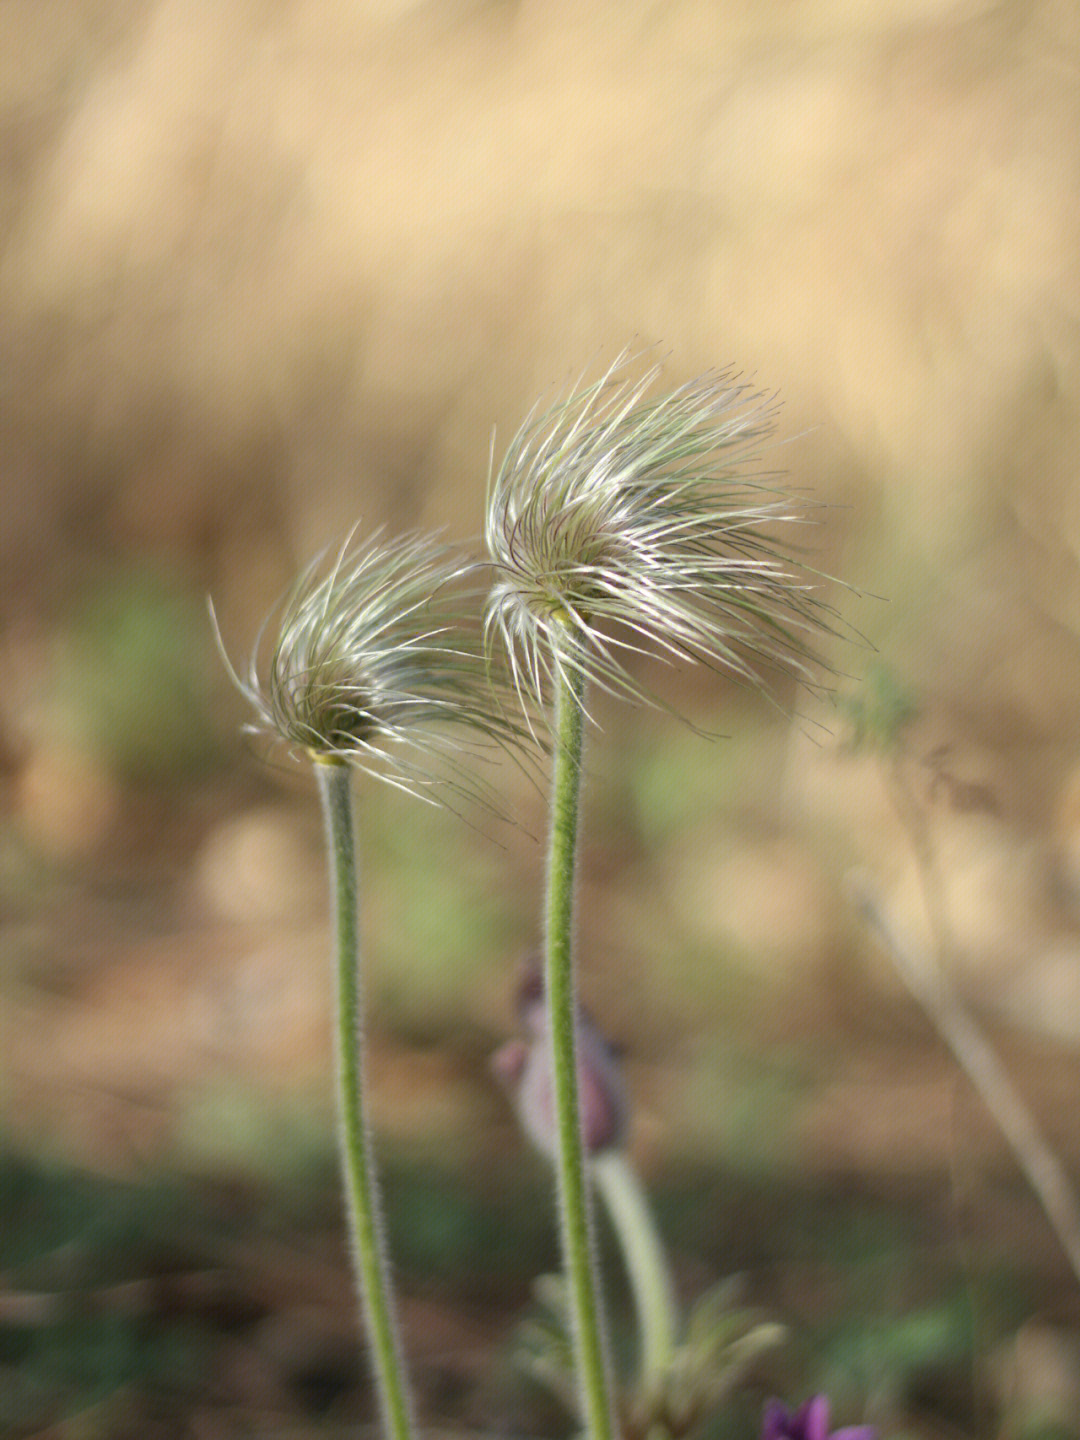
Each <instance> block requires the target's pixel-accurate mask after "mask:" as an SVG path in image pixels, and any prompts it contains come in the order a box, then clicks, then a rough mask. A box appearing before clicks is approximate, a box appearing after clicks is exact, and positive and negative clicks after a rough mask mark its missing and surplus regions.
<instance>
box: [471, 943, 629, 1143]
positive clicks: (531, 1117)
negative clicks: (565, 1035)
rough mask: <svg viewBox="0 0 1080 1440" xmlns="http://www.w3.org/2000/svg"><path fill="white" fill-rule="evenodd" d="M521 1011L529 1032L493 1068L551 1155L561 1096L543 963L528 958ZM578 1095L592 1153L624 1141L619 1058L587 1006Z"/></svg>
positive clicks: (581, 1019) (581, 1024)
mask: <svg viewBox="0 0 1080 1440" xmlns="http://www.w3.org/2000/svg"><path fill="white" fill-rule="evenodd" d="M517 1006H518V1014H519V1015H520V1017H521V1023H522V1026H523V1028H524V1029H525V1031H526V1034H527V1036H528V1038H527V1039H525V1040H510V1041H508V1042H507V1043H506V1044H505V1045H503V1046H502V1047H501V1048H500V1049H499V1050H497V1051H496V1053H495V1054H494V1055H493V1056H492V1060H491V1068H492V1071H493V1072H494V1074H495V1076H496V1078H497V1079H498V1080H499V1082H500V1083H501V1084H502V1085H503V1087H504V1088H505V1089H506V1091H507V1092H508V1093H509V1095H510V1098H511V1100H512V1101H513V1103H514V1108H515V1109H516V1110H517V1114H518V1119H519V1120H520V1121H521V1126H522V1129H523V1130H524V1131H525V1133H526V1135H528V1137H529V1139H530V1140H531V1141H532V1142H533V1144H534V1145H535V1146H536V1148H537V1149H538V1150H539V1151H540V1152H541V1153H542V1154H544V1155H547V1156H548V1158H549V1159H550V1158H552V1157H553V1156H554V1154H555V1102H554V1093H553V1089H552V1079H551V1045H550V1042H549V1038H548V1023H547V1012H546V1009H545V1005H544V979H543V974H542V972H541V969H540V966H539V964H538V963H537V962H536V960H535V959H532V958H530V960H529V961H528V962H527V963H526V965H525V967H524V970H523V974H522V979H521V982H520V984H519V986H518V995H517ZM577 1050H578V1067H577V1069H578V1095H579V1099H580V1103H581V1114H582V1126H583V1130H584V1137H585V1149H586V1151H587V1152H588V1153H589V1154H590V1155H596V1154H598V1153H599V1152H600V1151H601V1150H611V1149H615V1148H617V1147H618V1146H619V1145H621V1144H622V1142H623V1139H624V1138H625V1135H626V1128H627V1119H628V1104H627V1098H626V1090H625V1087H624V1086H623V1080H622V1075H621V1074H620V1073H619V1065H618V1061H617V1059H616V1057H615V1053H614V1051H613V1049H612V1047H611V1045H610V1044H609V1043H608V1041H607V1040H606V1039H605V1038H604V1037H603V1035H601V1033H600V1031H599V1030H598V1029H597V1028H596V1026H595V1025H594V1024H593V1022H592V1020H591V1019H590V1018H589V1016H588V1015H587V1014H586V1013H585V1011H584V1010H581V1009H579V1011H578V1025H577Z"/></svg>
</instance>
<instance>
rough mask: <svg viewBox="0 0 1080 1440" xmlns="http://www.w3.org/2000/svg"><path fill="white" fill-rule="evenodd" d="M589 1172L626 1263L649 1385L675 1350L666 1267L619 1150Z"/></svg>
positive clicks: (633, 1174)
mask: <svg viewBox="0 0 1080 1440" xmlns="http://www.w3.org/2000/svg"><path fill="white" fill-rule="evenodd" d="M592 1173H593V1177H594V1179H595V1181H596V1187H597V1189H598V1190H599V1191H600V1194H601V1195H602V1196H603V1198H604V1202H605V1204H606V1206H607V1212H608V1215H609V1216H610V1218H611V1223H612V1226H613V1228H614V1230H615V1234H616V1235H617V1237H618V1240H619V1245H620V1247H621V1249H622V1253H623V1260H624V1262H625V1264H626V1273H627V1276H628V1277H629V1280H630V1289H631V1291H632V1292H633V1296H634V1307H635V1309H636V1310H637V1316H638V1332H639V1334H640V1336H641V1378H642V1381H643V1383H644V1384H645V1386H646V1387H648V1386H650V1385H652V1384H654V1383H655V1382H656V1381H657V1380H658V1379H659V1378H660V1377H661V1376H662V1375H663V1374H664V1372H665V1370H666V1369H667V1367H668V1365H669V1364H670V1361H671V1356H672V1353H673V1352H674V1349H675V1339H676V1332H677V1330H678V1325H679V1318H678V1307H677V1305H676V1302H675V1287H674V1285H673V1284H672V1280H671V1271H670V1269H669V1268H668V1263H667V1256H666V1255H665V1253H664V1247H663V1244H662V1243H661V1240H660V1236H659V1235H658V1234H657V1232H656V1225H655V1223H654V1221H653V1215H652V1210H651V1209H650V1207H649V1202H648V1200H647V1199H646V1198H645V1193H644V1191H643V1190H642V1188H641V1181H640V1180H639V1179H638V1177H637V1174H636V1172H635V1171H634V1168H633V1166H632V1165H631V1164H630V1163H629V1161H628V1160H627V1158H626V1156H625V1155H624V1154H623V1152H622V1151H621V1150H604V1151H602V1152H601V1153H600V1154H599V1155H597V1156H596V1157H595V1158H594V1160H593V1169H592Z"/></svg>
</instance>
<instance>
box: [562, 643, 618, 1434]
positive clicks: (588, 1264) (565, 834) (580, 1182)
mask: <svg viewBox="0 0 1080 1440" xmlns="http://www.w3.org/2000/svg"><path fill="white" fill-rule="evenodd" d="M585 688H586V687H585V677H584V676H583V674H582V673H581V671H580V670H579V669H577V668H576V667H575V666H573V665H572V664H571V663H569V662H567V661H566V660H565V658H564V666H563V670H562V671H561V672H560V678H559V680H558V683H557V688H556V697H555V752H554V759H553V778H552V793H551V835H550V847H549V852H548V890H547V915H546V927H545V937H544V938H545V946H544V949H545V955H544V969H545V974H544V981H545V992H546V995H547V1004H548V1020H549V1030H550V1043H551V1072H552V1084H553V1090H554V1098H555V1129H556V1141H557V1144H556V1152H555V1168H556V1174H557V1177H558V1191H559V1215H560V1220H561V1225H562V1247H563V1266H564V1269H565V1272H566V1279H567V1287H568V1291H569V1302H570V1314H571V1321H572V1328H573V1337H574V1359H575V1364H576V1368H577V1379H578V1387H579V1393H580V1399H581V1407H582V1419H583V1420H584V1422H585V1426H586V1433H587V1435H588V1437H589V1440H615V1436H616V1433H617V1430H616V1424H615V1415H614V1407H613V1404H612V1392H611V1381H610V1365H609V1361H608V1354H607V1344H606V1337H605V1333H604V1319H603V1308H602V1301H601V1297H600V1291H599V1286H598V1283H597V1278H596V1273H595V1271H596V1264H595V1248H594V1244H593V1233H592V1208H591V1196H590V1192H589V1184H588V1175H587V1174H586V1164H585V1145H584V1137H583V1133H582V1121H581V1106H580V1101H579V1097H578V1074H577V1034H576V1025H577V996H576V993H575V978H574V965H573V928H574V889H575V885H574V869H575V860H576V856H577V835H578V815H579V810H580V800H581V757H582V741H583V732H584V726H585V712H584V700H585Z"/></svg>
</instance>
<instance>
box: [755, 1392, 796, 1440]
mask: <svg viewBox="0 0 1080 1440" xmlns="http://www.w3.org/2000/svg"><path fill="white" fill-rule="evenodd" d="M791 1419H792V1416H791V1411H790V1410H789V1409H788V1408H787V1406H786V1405H783V1404H781V1402H780V1401H779V1400H770V1401H769V1402H768V1404H767V1405H766V1406H765V1413H764V1414H763V1415H762V1417H761V1440H789V1437H790V1436H791V1433H792V1431H791Z"/></svg>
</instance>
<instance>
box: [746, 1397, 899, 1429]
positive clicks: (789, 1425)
mask: <svg viewBox="0 0 1080 1440" xmlns="http://www.w3.org/2000/svg"><path fill="white" fill-rule="evenodd" d="M761 1440H877V1431H876V1430H875V1429H874V1427H873V1426H872V1425H848V1426H845V1427H844V1429H842V1430H830V1429H829V1401H828V1397H827V1396H825V1395H815V1396H814V1398H813V1399H812V1400H807V1401H806V1403H805V1404H804V1405H801V1406H800V1407H799V1409H798V1410H794V1411H793V1410H789V1409H788V1408H787V1407H786V1406H785V1405H782V1404H781V1403H780V1401H779V1400H770V1401H769V1403H768V1404H767V1405H766V1406H765V1414H764V1416H763V1417H762V1423H761Z"/></svg>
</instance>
